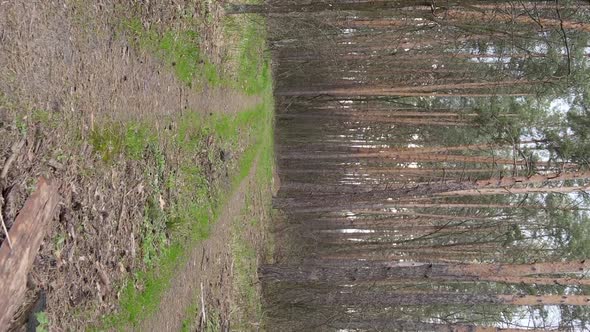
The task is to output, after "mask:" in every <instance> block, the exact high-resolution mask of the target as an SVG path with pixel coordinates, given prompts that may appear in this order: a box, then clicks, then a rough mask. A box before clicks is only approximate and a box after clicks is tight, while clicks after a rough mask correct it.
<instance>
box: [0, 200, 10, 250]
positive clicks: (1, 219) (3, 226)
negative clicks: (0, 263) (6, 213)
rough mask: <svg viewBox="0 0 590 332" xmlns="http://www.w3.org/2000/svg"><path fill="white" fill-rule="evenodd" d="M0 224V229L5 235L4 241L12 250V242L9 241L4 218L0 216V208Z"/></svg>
mask: <svg viewBox="0 0 590 332" xmlns="http://www.w3.org/2000/svg"><path fill="white" fill-rule="evenodd" d="M0 223H2V229H3V230H4V234H6V241H8V247H10V250H12V241H11V240H10V235H8V229H6V224H5V223H4V217H3V216H2V209H1V208H0Z"/></svg>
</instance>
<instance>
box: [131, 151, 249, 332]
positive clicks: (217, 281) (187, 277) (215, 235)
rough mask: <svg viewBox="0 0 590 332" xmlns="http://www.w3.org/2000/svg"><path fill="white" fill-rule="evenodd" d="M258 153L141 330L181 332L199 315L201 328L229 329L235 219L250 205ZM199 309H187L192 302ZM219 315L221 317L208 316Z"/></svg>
mask: <svg viewBox="0 0 590 332" xmlns="http://www.w3.org/2000/svg"><path fill="white" fill-rule="evenodd" d="M257 161H258V156H257V158H256V160H255V161H254V164H253V166H252V168H251V169H250V172H249V174H248V176H247V177H246V178H244V179H243V180H242V181H241V183H240V185H239V186H238V188H237V189H235V190H234V191H233V193H232V194H231V197H230V198H229V200H228V201H227V202H226V203H225V205H224V207H223V210H222V212H221V214H220V215H219V217H218V219H217V220H216V221H215V224H214V226H213V229H212V231H211V233H210V235H209V237H208V238H207V239H205V240H203V241H201V242H200V243H199V244H197V245H196V246H195V247H194V248H192V249H191V250H190V252H189V253H187V255H188V259H187V260H186V263H185V264H184V265H183V266H181V267H180V268H179V269H178V270H177V271H176V273H175V275H174V277H173V278H172V280H170V287H169V288H168V289H167V290H166V292H165V294H164V295H163V296H162V298H161V301H160V304H159V308H158V309H157V310H156V312H155V314H154V315H152V316H151V317H149V318H148V319H146V320H144V321H143V322H141V324H140V325H139V327H137V329H136V330H137V331H180V330H181V329H182V328H183V323H185V322H183V320H185V319H187V318H188V319H189V320H188V321H186V323H188V324H194V323H195V322H194V321H191V319H192V318H194V317H193V316H196V317H198V318H199V319H198V321H197V322H196V324H197V327H198V330H201V329H202V328H204V326H205V325H207V324H210V322H211V321H215V322H217V323H218V324H219V325H220V326H219V327H220V331H229V328H230V326H229V317H230V309H231V301H232V278H233V266H234V261H233V260H234V258H233V257H232V245H231V243H232V230H231V228H232V222H233V221H234V218H236V216H239V215H240V211H241V210H242V209H243V208H244V207H245V205H246V196H247V192H248V191H250V190H253V189H254V188H253V186H254V185H256V183H255V182H254V174H256V169H257V164H258V162H257ZM195 303H196V304H197V306H195V307H194V308H193V309H196V310H197V311H198V312H196V313H195V312H187V311H190V310H191V305H194V304H195ZM213 308H215V309H214V310H213ZM213 315H217V316H218V317H208V316H213Z"/></svg>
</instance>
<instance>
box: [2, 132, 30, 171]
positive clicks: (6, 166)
mask: <svg viewBox="0 0 590 332" xmlns="http://www.w3.org/2000/svg"><path fill="white" fill-rule="evenodd" d="M23 145H25V139H24V138H23V139H21V140H20V141H19V142H15V143H14V144H13V145H12V154H10V157H8V159H7V160H6V164H4V167H3V168H2V173H0V179H4V178H5V177H6V175H7V174H8V170H9V169H10V165H12V163H13V162H14V160H15V159H16V156H17V154H18V152H19V151H20V149H21V148H22V147H23Z"/></svg>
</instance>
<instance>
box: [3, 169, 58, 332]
mask: <svg viewBox="0 0 590 332" xmlns="http://www.w3.org/2000/svg"><path fill="white" fill-rule="evenodd" d="M58 201H59V195H58V193H57V186H55V185H52V184H51V183H50V182H49V181H47V180H45V179H44V178H42V177H41V178H39V181H38V184H37V190H36V191H35V192H34V193H33V194H32V195H31V196H30V197H29V198H28V199H27V200H26V202H25V205H24V207H23V208H22V209H21V210H20V212H19V214H18V216H17V217H16V219H15V221H14V224H13V226H12V228H10V230H9V235H10V238H11V240H12V248H11V247H10V246H9V244H8V241H4V242H3V243H2V246H1V247H0V282H1V283H2V285H1V286H0V331H5V330H6V329H7V328H8V326H9V325H10V321H11V319H12V315H13V314H14V312H15V311H16V310H17V309H18V307H19V306H20V305H21V303H22V301H23V296H24V294H25V291H26V284H27V274H28V273H29V271H30V270H31V267H32V265H33V262H34V261H35V256H37V252H38V251H39V247H40V246H41V242H42V241H43V238H44V237H45V234H46V233H47V231H48V230H49V228H50V226H51V221H52V219H53V216H54V212H55V208H56V206H57V203H58Z"/></svg>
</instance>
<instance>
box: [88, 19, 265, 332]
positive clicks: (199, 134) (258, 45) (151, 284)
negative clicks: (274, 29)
mask: <svg viewBox="0 0 590 332" xmlns="http://www.w3.org/2000/svg"><path fill="white" fill-rule="evenodd" d="M184 26H191V25H190V24H184ZM261 27H262V26H261V25H260V24H258V23H256V22H254V21H251V20H249V19H246V18H236V19H232V22H231V24H229V25H228V28H227V31H229V32H228V33H229V36H231V38H232V40H237V41H238V45H239V46H238V47H237V48H235V49H234V50H233V51H234V52H233V53H231V52H230V54H229V61H228V64H227V66H226V67H227V68H223V70H218V69H217V68H216V66H214V65H213V64H212V63H211V62H210V61H209V60H208V59H207V58H206V57H205V56H203V54H202V53H201V52H200V49H199V46H198V45H199V40H198V39H199V38H198V35H197V34H196V33H195V32H194V31H186V30H185V31H180V30H174V29H162V27H153V28H150V29H145V28H144V26H143V25H142V24H141V21H140V20H134V19H131V20H128V21H126V22H124V23H123V31H125V32H126V33H130V34H131V36H132V37H133V38H134V40H135V42H136V43H137V46H138V47H139V48H142V49H144V50H148V51H150V52H152V53H154V54H155V55H156V56H158V57H160V58H161V59H162V60H163V61H164V62H165V63H166V64H168V65H169V66H170V68H171V70H173V71H174V73H175V74H176V76H177V77H178V79H179V80H180V81H182V82H184V83H186V84H187V85H188V86H192V87H200V86H203V85H204V84H207V85H209V86H226V87H233V88H239V89H241V90H242V91H244V92H246V93H248V94H258V93H263V102H262V103H261V104H259V105H257V106H256V107H254V108H253V109H250V110H246V111H243V112H240V113H238V114H236V115H233V116H229V115H219V114H217V115H213V116H204V115H202V114H200V113H197V112H186V113H184V114H183V115H182V116H181V117H180V118H179V119H173V118H171V119H164V123H165V121H168V122H169V125H167V127H168V128H169V129H170V130H164V131H156V130H155V129H156V128H154V126H153V123H149V122H144V123H139V122H137V123H128V124H124V125H121V124H105V125H104V126H103V127H101V128H98V129H96V130H95V131H94V132H93V133H92V137H91V143H92V145H93V146H94V148H95V151H97V152H98V153H100V154H101V156H102V158H103V160H105V161H106V162H111V161H113V160H115V159H116V157H118V156H120V155H124V156H125V157H126V158H129V159H134V160H142V161H143V160H147V161H148V162H147V167H146V171H145V172H146V179H148V182H149V188H147V190H148V191H149V193H150V194H149V196H150V198H149V199H148V202H147V204H146V207H145V213H144V218H145V221H144V223H143V225H144V227H143V229H142V232H141V241H140V242H141V244H140V246H141V255H142V259H143V263H144V266H145V267H147V269H145V270H143V271H140V272H136V273H135V274H134V275H133V277H132V278H130V279H128V280H127V281H126V282H125V284H124V285H122V287H121V296H120V310H119V312H117V313H116V314H113V315H110V316H107V317H105V318H104V320H103V322H102V324H101V325H102V326H100V329H113V328H116V329H121V328H124V327H127V326H130V325H131V326H136V325H137V324H138V323H139V322H141V321H142V320H143V319H145V318H146V317H148V316H149V315H151V314H152V313H153V312H154V311H155V310H156V309H157V308H158V306H159V303H160V299H161V296H162V294H163V293H164V291H165V290H166V289H168V288H169V286H170V279H171V278H172V277H173V276H174V273H175V270H176V268H177V267H178V266H181V265H182V264H184V263H185V262H186V259H187V258H188V257H187V253H188V252H190V249H191V248H193V247H194V246H195V245H196V244H197V243H198V242H199V241H201V240H202V239H205V238H207V237H208V235H209V232H210V230H211V227H212V224H213V223H214V221H215V220H216V219H217V217H218V216H219V214H220V212H221V211H222V210H223V207H224V205H225V204H226V202H227V200H228V197H230V196H231V194H232V192H233V191H234V190H235V189H236V188H237V187H238V186H239V184H240V183H241V182H242V180H243V179H244V178H245V177H246V176H248V174H249V172H250V170H251V168H252V165H253V163H254V161H255V158H256V156H257V155H259V154H260V155H263V156H267V157H268V154H269V152H268V151H266V150H267V149H271V150H272V145H269V144H272V141H271V142H270V143H269V140H272V119H273V116H272V114H273V113H272V112H273V106H274V102H273V100H272V83H271V77H270V63H269V60H268V59H267V57H265V56H264V54H263V52H264V42H265V37H264V33H263V32H264V31H261ZM154 132H158V135H153V134H151V133H154ZM240 133H241V134H240ZM269 137H270V138H269ZM211 141H213V142H214V144H213V147H211V146H209V144H210V142H211ZM245 141H247V142H248V144H247V145H246V146H244V145H243V142H245ZM259 151H260V152H259ZM222 152H232V154H233V155H239V158H237V159H235V158H234V159H235V160H233V161H230V162H226V163H223V162H220V160H219V158H218V156H219V153H222ZM264 164H265V165H263V166H262V167H261V168H262V169H265V170H267V173H268V172H269V170H270V172H272V169H271V167H272V164H271V163H270V162H267V161H265V162H264ZM211 169H212V170H213V173H216V172H217V173H223V170H224V169H225V172H228V171H229V172H230V173H231V174H234V175H232V176H231V177H230V179H229V181H223V180H220V179H219V178H216V177H212V176H211V174H210V173H211ZM224 182H225V183H224ZM163 197H164V198H166V202H165V204H164V202H163V201H164V200H163Z"/></svg>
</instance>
